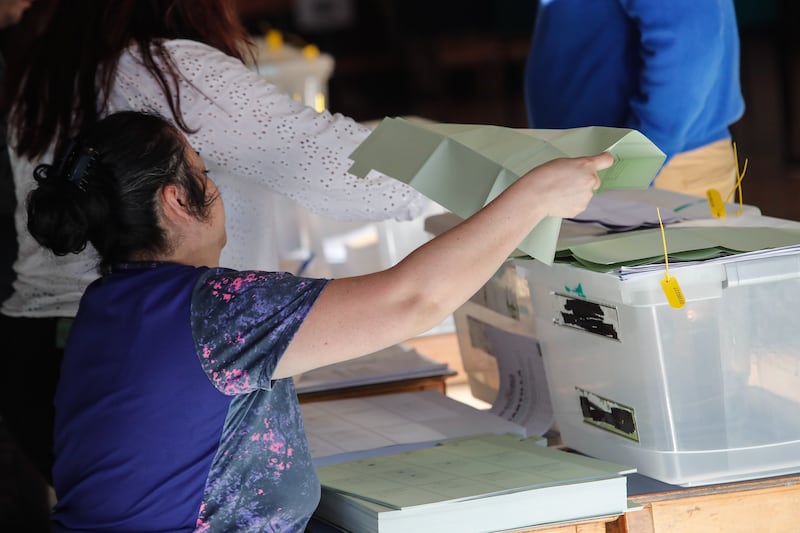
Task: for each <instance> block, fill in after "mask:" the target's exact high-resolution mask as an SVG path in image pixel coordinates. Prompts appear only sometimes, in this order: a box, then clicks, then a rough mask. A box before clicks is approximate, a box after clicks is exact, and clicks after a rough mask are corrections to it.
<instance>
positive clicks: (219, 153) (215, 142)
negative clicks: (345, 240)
mask: <svg viewBox="0 0 800 533" xmlns="http://www.w3.org/2000/svg"><path fill="white" fill-rule="evenodd" d="M167 47H168V50H169V52H170V54H171V56H172V57H173V59H174V60H175V63H176V64H177V66H178V68H179V69H180V72H181V74H182V75H183V78H184V79H182V80H181V82H180V103H181V111H182V113H183V117H184V119H185V121H186V124H187V125H188V126H189V127H190V128H193V129H196V132H195V133H194V134H191V135H190V136H189V139H190V142H191V144H192V146H193V147H194V148H195V149H196V150H198V151H199V152H200V153H201V155H202V156H203V158H204V160H205V161H206V164H207V165H208V166H209V170H210V172H211V173H212V175H213V172H214V171H216V170H219V169H223V170H224V172H226V173H231V174H233V175H236V176H238V177H240V178H243V179H248V180H253V181H255V182H258V183H260V184H263V185H264V186H266V187H267V188H268V189H269V190H271V191H273V192H276V193H278V194H281V195H284V196H286V197H288V198H291V199H293V200H295V201H297V202H298V203H300V204H301V205H302V206H303V207H305V208H307V209H309V210H310V211H312V212H315V213H317V214H320V215H326V216H331V217H334V218H338V219H341V220H351V221H356V220H369V221H374V220H384V219H388V218H397V219H400V220H408V219H411V218H415V217H417V216H419V215H420V214H422V212H423V211H424V209H425V208H426V207H427V205H428V203H429V202H428V200H427V199H426V198H425V197H424V196H422V195H421V194H419V193H418V192H417V191H415V190H414V189H413V188H411V187H410V186H408V185H406V184H405V183H403V182H400V181H398V180H395V179H392V178H390V177H387V176H384V175H381V174H378V173H372V174H370V175H369V176H368V177H367V178H366V179H362V178H357V177H356V176H354V175H352V174H350V173H349V172H348V168H349V167H350V164H351V163H352V162H351V160H350V159H349V155H350V154H351V153H352V152H353V150H355V148H356V147H357V146H358V145H359V144H360V143H361V142H362V141H363V140H364V139H365V138H366V137H367V135H368V134H369V132H370V130H369V128H367V127H365V126H363V125H360V124H358V123H356V122H355V121H353V120H352V119H350V118H348V117H345V116H342V115H340V114H335V115H334V114H331V113H329V112H328V111H323V112H322V113H318V112H317V111H315V110H314V109H312V108H310V107H307V106H304V105H302V104H300V103H298V102H296V101H294V100H293V99H292V98H291V97H290V96H289V95H287V94H285V93H283V92H281V91H280V90H279V89H278V88H277V87H276V86H275V85H273V84H271V83H269V82H268V81H266V80H265V79H264V78H262V77H261V76H259V75H258V74H257V73H255V72H254V71H253V70H251V69H249V68H248V67H247V66H245V65H244V64H242V63H241V62H240V61H239V60H238V59H235V58H233V57H230V56H227V55H225V54H223V53H222V52H220V51H219V50H217V49H215V48H212V47H210V46H207V45H204V44H202V43H199V42H194V41H187V40H174V41H170V42H169V43H167ZM138 70H139V72H136V73H135V75H136V78H138V79H137V80H130V82H128V83H127V84H126V83H125V80H121V85H122V87H121V89H122V90H127V91H128V92H129V93H131V94H130V97H133V98H137V99H139V100H140V101H139V102H137V104H136V105H137V106H142V107H149V108H154V109H156V110H157V111H159V112H160V113H162V114H164V115H165V116H171V112H170V110H169V108H168V107H166V102H165V101H164V98H163V96H162V95H161V92H160V89H155V90H154V91H153V93H155V94H152V95H148V94H143V92H144V91H142V89H141V82H142V81H144V80H143V79H142V78H143V76H144V75H143V74H142V72H141V71H142V70H143V68H142V67H141V66H139V68H138ZM148 76H149V75H148ZM149 81H150V83H151V84H152V80H149ZM142 99H146V100H147V101H146V102H145V101H142Z"/></svg>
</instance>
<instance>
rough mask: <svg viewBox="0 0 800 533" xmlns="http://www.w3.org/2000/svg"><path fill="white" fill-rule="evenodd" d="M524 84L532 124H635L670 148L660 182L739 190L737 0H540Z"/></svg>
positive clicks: (689, 189) (693, 190)
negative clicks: (734, 131)
mask: <svg viewBox="0 0 800 533" xmlns="http://www.w3.org/2000/svg"><path fill="white" fill-rule="evenodd" d="M524 83H525V100H526V105H527V111H528V122H529V126H530V127H532V128H545V129H548V128H555V129H563V128H573V127H581V126H613V127H625V128H633V129H636V130H639V131H641V132H642V133H644V134H645V135H646V136H647V137H648V138H649V139H650V140H652V141H653V142H654V143H655V144H656V145H657V146H658V147H659V148H661V150H662V151H664V153H666V155H667V160H666V162H665V166H664V168H663V169H662V171H661V172H660V173H659V175H658V176H657V177H656V179H655V182H654V185H655V186H656V187H660V188H664V189H669V190H674V191H678V192H684V193H688V194H694V195H699V196H705V194H706V190H707V189H709V188H715V189H717V190H719V192H720V193H721V194H722V196H723V198H725V197H726V195H727V194H728V193H729V192H730V191H731V190H732V189H733V187H734V183H735V179H736V172H737V169H736V166H735V158H734V154H733V150H732V146H731V134H730V131H729V126H730V125H731V124H733V123H734V122H736V121H737V120H738V119H739V118H740V117H741V116H742V113H743V112H744V100H743V98H742V94H741V87H740V80H739V35H738V29H737V24H736V13H735V11H734V6H733V2H732V0H668V1H665V0H591V1H585V0H539V6H538V11H537V16H536V23H535V27H534V32H533V39H532V43H531V48H530V53H529V55H528V60H527V64H526V71H525V82H524Z"/></svg>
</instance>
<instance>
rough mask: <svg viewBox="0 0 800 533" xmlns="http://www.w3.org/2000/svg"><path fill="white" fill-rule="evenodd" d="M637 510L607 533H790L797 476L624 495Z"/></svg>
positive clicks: (797, 502)
mask: <svg viewBox="0 0 800 533" xmlns="http://www.w3.org/2000/svg"><path fill="white" fill-rule="evenodd" d="M628 500H629V501H631V502H634V503H636V504H638V505H641V506H642V509H641V510H638V511H629V512H627V513H625V514H624V515H623V516H621V517H619V518H618V519H617V520H615V521H613V522H610V523H608V525H607V527H606V532H607V533H716V532H720V533H740V532H741V533H745V532H746V533H791V532H795V531H800V475H789V476H780V477H773V478H764V479H757V480H752V481H740V482H736V483H724V484H720V485H708V486H704V487H692V488H681V489H677V490H668V491H663V492H653V493H648V494H639V495H633V496H628Z"/></svg>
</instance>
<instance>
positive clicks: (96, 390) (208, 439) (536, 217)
mask: <svg viewBox="0 0 800 533" xmlns="http://www.w3.org/2000/svg"><path fill="white" fill-rule="evenodd" d="M612 162H613V158H612V156H610V155H609V154H598V155H595V156H590V157H583V158H574V159H557V160H553V161H551V162H548V163H546V164H544V165H541V166H539V167H537V168H534V169H532V170H531V171H529V172H528V173H527V174H525V175H524V176H522V177H521V178H520V179H519V180H517V181H516V182H515V183H514V184H513V185H511V186H510V187H509V188H508V189H507V190H506V192H504V193H503V194H501V195H500V196H498V197H497V198H496V199H495V200H494V201H492V203H490V204H489V205H488V206H486V207H485V208H483V209H482V210H481V211H479V212H478V213H476V214H475V215H474V216H472V217H470V218H469V219H467V220H466V221H465V222H463V223H462V224H460V225H458V226H456V227H455V228H453V229H452V230H450V231H448V232H446V233H444V234H442V235H440V236H439V237H437V238H435V239H433V240H432V241H430V242H429V243H426V244H425V245H423V246H422V247H420V248H418V249H417V250H416V251H414V252H413V253H412V254H410V255H409V256H408V257H407V258H406V259H404V260H403V261H401V262H400V263H399V264H398V265H396V266H394V267H392V268H390V269H388V270H385V271H382V272H377V273H374V274H369V275H365V276H358V277H352V278H342V279H335V280H323V279H309V278H301V277H296V276H293V275H291V274H287V273H283V272H264V271H255V270H254V271H238V270H231V269H227V268H222V267H220V266H219V260H220V254H221V251H222V248H223V246H224V245H225V242H226V240H227V234H226V229H225V208H224V204H223V200H222V198H221V197H220V194H219V192H218V191H217V188H216V185H215V184H214V181H213V179H212V176H209V175H208V174H209V173H208V171H207V170H206V168H205V165H204V163H203V160H202V159H201V157H200V156H199V155H198V153H197V152H195V151H194V150H193V149H192V148H191V147H190V145H189V144H188V141H187V140H186V138H185V137H184V136H183V134H182V133H181V131H180V130H179V129H178V128H176V127H175V126H174V125H172V124H171V123H169V122H167V121H166V120H165V119H164V118H162V117H160V116H157V115H152V114H145V113H140V112H134V111H124V112H119V113H115V114H111V115H109V116H107V117H106V118H103V119H102V120H100V121H98V122H96V123H94V124H93V125H92V126H89V127H88V128H87V129H86V130H85V132H84V133H83V134H81V135H80V136H79V137H78V138H76V139H73V140H72V141H71V142H69V143H68V145H66V146H65V148H64V149H62V150H61V153H60V154H59V156H58V157H57V158H56V162H55V163H54V164H52V165H49V164H43V165H39V166H38V167H37V168H36V170H35V175H34V177H35V179H36V182H37V185H36V188H35V189H34V190H33V191H32V193H31V194H30V196H29V197H28V201H27V205H26V212H27V215H28V222H27V227H28V229H29V230H30V232H31V234H32V235H33V237H34V238H35V239H36V240H37V242H38V243H39V244H41V245H42V246H45V247H46V248H49V249H50V250H52V251H53V252H54V253H56V254H58V255H65V254H69V253H77V252H79V251H80V250H83V249H84V248H85V247H87V246H89V245H91V246H92V247H94V248H95V249H96V250H97V252H98V253H99V257H100V264H99V268H100V271H101V273H102V276H101V277H100V278H99V279H97V280H96V281H95V282H93V283H92V284H91V285H90V286H89V287H88V288H87V290H86V291H85V293H84V294H83V297H82V298H81V302H80V306H79V309H78V313H77V316H76V318H75V322H74V324H73V327H72V330H71V332H70V335H69V339H68V341H67V345H66V348H65V352H64V359H63V364H62V371H61V379H60V381H59V384H58V388H57V393H56V398H55V410H56V417H55V431H54V434H55V466H54V468H53V482H54V486H55V490H56V497H57V504H56V506H55V509H54V511H53V531H54V532H56V533H60V532H76V531H80V532H95V531H96V532H131V531H136V532H137V533H142V532H147V531H158V532H161V533H166V532H189V531H199V532H217V531H236V532H249V531H291V532H295V531H297V532H299V531H303V530H304V528H305V526H306V524H307V522H308V521H309V519H310V517H311V514H312V513H313V511H314V509H315V507H316V505H317V503H318V499H319V493H320V487H319V480H318V479H317V476H316V473H315V470H314V467H313V464H312V458H311V456H310V452H309V447H308V443H307V440H306V437H305V435H304V432H303V423H302V420H301V416H300V409H299V405H298V400H297V396H296V393H295V389H294V385H293V381H292V379H291V377H292V376H293V375H296V374H299V373H302V372H305V371H308V370H311V369H313V368H317V367H320V366H324V365H328V364H332V363H336V362H339V361H344V360H347V359H351V358H354V357H358V356H361V355H366V354H368V353H371V352H374V351H376V350H379V349H382V348H385V347H387V346H390V345H392V344H395V343H397V342H400V341H403V340H405V339H407V338H409V337H411V336H413V335H417V334H419V333H422V332H424V331H425V330H427V329H429V328H430V327H432V326H434V325H435V324H437V323H438V322H439V321H441V320H442V319H443V318H444V317H445V316H446V315H447V314H449V313H451V312H452V311H453V310H454V309H455V308H456V307H458V306H459V305H461V304H462V303H464V302H465V301H466V300H467V299H468V298H469V297H470V296H471V295H472V294H474V293H475V292H476V291H477V290H478V289H479V288H480V287H481V285H482V284H483V283H485V281H486V280H488V279H489V278H490V277H491V276H492V274H493V273H494V272H495V271H496V270H497V269H498V268H499V267H500V265H501V264H502V262H503V261H504V260H505V259H506V258H507V257H508V255H509V254H510V253H511V252H512V251H513V250H514V249H515V247H516V246H517V245H518V244H519V242H520V241H521V240H522V239H523V238H524V237H525V236H526V235H527V234H528V232H529V231H530V230H531V229H532V228H533V227H534V226H535V225H536V224H537V223H538V222H539V221H540V220H542V219H543V218H544V217H546V216H556V217H569V216H574V215H576V214H577V213H579V212H580V211H582V210H583V209H584V208H585V207H586V205H587V204H588V202H589V200H590V199H591V197H592V193H593V191H594V190H595V189H596V188H597V187H598V186H599V185H600V180H599V177H598V176H597V171H598V170H601V169H603V168H607V167H609V166H610V165H611V164H612ZM512 221H513V223H512Z"/></svg>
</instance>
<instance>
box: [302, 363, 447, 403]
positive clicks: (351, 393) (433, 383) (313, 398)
mask: <svg viewBox="0 0 800 533" xmlns="http://www.w3.org/2000/svg"><path fill="white" fill-rule="evenodd" d="M453 374H454V372H452V371H451V372H449V373H447V374H442V375H439V376H428V377H424V378H412V379H403V380H399V381H389V382H386V383H374V384H370V385H359V386H356V387H344V388H340V389H330V390H323V391H317V392H303V393H300V394H298V395H297V398H298V399H299V400H300V403H310V402H319V401H323V400H341V399H344V398H359V397H362V396H374V395H376V394H391V393H395V392H414V391H421V390H430V389H433V390H438V391H439V392H441V393H442V394H445V393H446V392H447V386H446V384H445V380H446V379H447V377H448V376H451V375H453Z"/></svg>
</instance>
